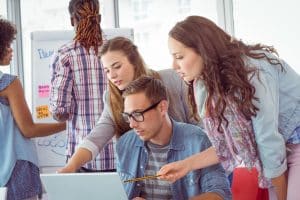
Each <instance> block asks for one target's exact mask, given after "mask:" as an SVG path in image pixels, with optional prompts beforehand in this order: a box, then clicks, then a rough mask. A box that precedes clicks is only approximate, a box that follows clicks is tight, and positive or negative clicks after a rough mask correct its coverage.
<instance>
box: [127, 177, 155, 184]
mask: <svg viewBox="0 0 300 200" xmlns="http://www.w3.org/2000/svg"><path fill="white" fill-rule="evenodd" d="M160 176H161V175H152V176H143V177H139V178H133V179H128V180H125V181H123V182H124V183H128V182H135V181H142V180H146V179H156V178H157V177H160Z"/></svg>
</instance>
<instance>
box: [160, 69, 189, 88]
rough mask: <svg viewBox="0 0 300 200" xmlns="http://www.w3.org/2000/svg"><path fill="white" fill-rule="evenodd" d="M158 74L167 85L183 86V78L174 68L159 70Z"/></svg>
mask: <svg viewBox="0 0 300 200" xmlns="http://www.w3.org/2000/svg"><path fill="white" fill-rule="evenodd" d="M158 74H159V76H160V78H161V80H162V81H163V82H164V84H165V85H166V86H172V87H175V88H177V87H181V85H182V83H183V82H182V80H181V79H180V77H179V75H178V74H177V73H176V72H175V71H174V70H173V69H164V70H159V71H158Z"/></svg>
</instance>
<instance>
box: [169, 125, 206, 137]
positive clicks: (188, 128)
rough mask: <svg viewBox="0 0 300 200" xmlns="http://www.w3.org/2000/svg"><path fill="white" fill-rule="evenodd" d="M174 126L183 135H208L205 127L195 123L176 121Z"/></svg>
mask: <svg viewBox="0 0 300 200" xmlns="http://www.w3.org/2000/svg"><path fill="white" fill-rule="evenodd" d="M173 126H174V129H175V130H176V131H178V132H180V134H182V135H183V137H191V136H192V137H197V138H202V137H205V138H206V137H207V135H206V134H205V132H204V129H202V128H201V127H199V126H196V125H193V124H188V123H184V122H177V121H174V122H173Z"/></svg>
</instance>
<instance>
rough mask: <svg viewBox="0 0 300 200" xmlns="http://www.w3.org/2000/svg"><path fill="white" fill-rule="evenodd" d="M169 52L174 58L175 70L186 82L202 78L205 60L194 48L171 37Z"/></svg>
mask: <svg viewBox="0 0 300 200" xmlns="http://www.w3.org/2000/svg"><path fill="white" fill-rule="evenodd" d="M168 44H169V51H170V53H171V55H172V57H173V63H172V64H173V69H174V70H175V71H176V72H177V73H178V74H179V76H180V77H181V78H182V79H183V80H184V81H186V82H190V81H192V80H194V79H195V78H196V77H200V76H201V73H202V70H203V59H202V57H201V56H200V55H199V54H197V53H196V52H195V51H194V50H193V49H192V48H189V47H186V46H185V45H184V44H182V43H180V42H179V41H177V40H175V39H174V38H172V37H169V40H168Z"/></svg>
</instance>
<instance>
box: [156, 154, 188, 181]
mask: <svg viewBox="0 0 300 200" xmlns="http://www.w3.org/2000/svg"><path fill="white" fill-rule="evenodd" d="M190 170H191V169H190V168H189V165H188V163H187V160H180V161H177V162H173V163H169V164H166V165H164V166H163V167H162V168H161V169H160V170H159V171H158V173H157V174H158V175H160V177H159V179H162V180H166V181H170V182H172V183H173V182H175V181H177V180H178V179H180V178H182V177H184V176H185V175H186V174H187V173H188V172H189V171H190Z"/></svg>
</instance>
